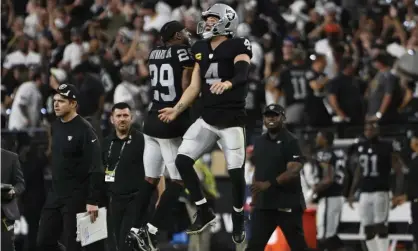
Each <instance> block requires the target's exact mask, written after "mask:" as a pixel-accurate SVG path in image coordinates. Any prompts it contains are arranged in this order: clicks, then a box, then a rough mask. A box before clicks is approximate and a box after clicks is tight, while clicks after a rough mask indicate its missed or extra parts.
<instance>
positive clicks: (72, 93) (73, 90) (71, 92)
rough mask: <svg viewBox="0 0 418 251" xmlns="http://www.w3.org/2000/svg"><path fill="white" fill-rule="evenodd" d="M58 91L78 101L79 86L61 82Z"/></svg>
mask: <svg viewBox="0 0 418 251" xmlns="http://www.w3.org/2000/svg"><path fill="white" fill-rule="evenodd" d="M57 93H58V94H59V95H61V96H63V97H65V98H66V99H70V100H75V101H77V98H78V90H77V87H75V86H74V85H70V84H61V85H60V86H59V87H58V89H57Z"/></svg>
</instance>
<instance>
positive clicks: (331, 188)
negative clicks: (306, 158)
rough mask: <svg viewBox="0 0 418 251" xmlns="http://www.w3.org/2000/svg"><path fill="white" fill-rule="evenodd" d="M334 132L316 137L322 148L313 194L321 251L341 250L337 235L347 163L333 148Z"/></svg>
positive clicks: (315, 163)
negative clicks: (316, 205)
mask: <svg viewBox="0 0 418 251" xmlns="http://www.w3.org/2000/svg"><path fill="white" fill-rule="evenodd" d="M333 141H334V135H333V133H332V132H327V131H321V132H319V133H318V134H317V136H316V145H317V147H318V148H319V149H318V151H317V152H316V155H315V158H314V160H315V161H314V165H313V167H314V169H313V170H314V171H313V176H314V183H315V185H314V187H313V194H314V195H316V197H317V198H318V207H317V213H316V228H317V239H318V248H319V250H329V251H334V250H342V247H343V243H342V241H341V240H340V238H339V237H338V235H337V230H338V225H339V223H340V215H341V211H342V208H343V204H344V196H343V189H344V177H345V159H343V158H338V157H337V156H336V154H335V153H334V150H333V149H332V148H331V145H332V142H333Z"/></svg>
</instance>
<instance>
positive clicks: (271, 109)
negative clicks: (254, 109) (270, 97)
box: [263, 104, 285, 116]
mask: <svg viewBox="0 0 418 251" xmlns="http://www.w3.org/2000/svg"><path fill="white" fill-rule="evenodd" d="M272 113H274V114H277V115H283V116H284V115H285V111H284V108H283V107H282V106H281V105H279V104H270V105H268V106H266V107H265V108H264V111H263V115H266V114H272Z"/></svg>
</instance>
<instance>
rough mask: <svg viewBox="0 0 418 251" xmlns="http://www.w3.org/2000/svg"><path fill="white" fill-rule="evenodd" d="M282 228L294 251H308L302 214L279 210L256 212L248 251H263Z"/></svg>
mask: <svg viewBox="0 0 418 251" xmlns="http://www.w3.org/2000/svg"><path fill="white" fill-rule="evenodd" d="M277 227H280V229H281V230H282V232H283V234H284V236H285V237H286V240H287V243H288V244H289V246H290V249H291V250H292V251H307V250H309V249H308V248H307V246H306V242H305V236H304V234H303V226H302V212H290V213H288V212H282V211H278V210H254V211H253V213H252V214H251V223H250V231H251V237H250V239H249V240H248V245H247V248H246V249H245V250H246V251H263V250H264V249H265V247H266V245H267V242H268V241H269V239H270V237H271V235H272V234H273V232H274V230H276V228H277Z"/></svg>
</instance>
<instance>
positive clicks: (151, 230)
mask: <svg viewBox="0 0 418 251" xmlns="http://www.w3.org/2000/svg"><path fill="white" fill-rule="evenodd" d="M147 226H148V232H150V233H151V234H153V235H156V234H157V232H158V228H156V227H154V226H153V225H151V224H150V223H148V224H147Z"/></svg>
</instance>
